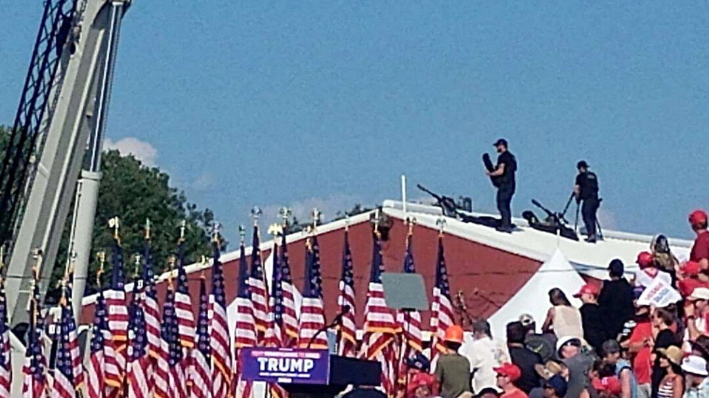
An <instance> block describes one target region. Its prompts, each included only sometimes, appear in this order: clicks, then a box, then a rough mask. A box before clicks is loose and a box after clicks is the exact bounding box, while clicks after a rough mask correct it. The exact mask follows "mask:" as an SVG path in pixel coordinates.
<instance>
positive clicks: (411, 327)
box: [397, 226, 423, 386]
mask: <svg viewBox="0 0 709 398" xmlns="http://www.w3.org/2000/svg"><path fill="white" fill-rule="evenodd" d="M413 238H414V235H413V227H412V226H410V227H409V233H408V235H407V236H406V254H405V255H404V267H403V268H404V270H403V271H404V273H406V274H414V273H416V265H415V264H414V254H413V251H412V245H413ZM397 322H398V324H399V326H400V327H401V333H402V335H403V336H404V338H405V342H406V346H405V347H404V348H403V351H402V352H401V353H400V354H401V356H400V358H399V362H400V368H399V380H398V381H399V383H400V384H401V386H404V385H406V380H405V377H406V372H405V369H404V366H405V363H406V362H405V360H406V358H409V357H412V356H414V355H416V353H418V352H422V351H423V343H422V340H423V337H422V335H421V313H420V312H419V311H399V313H398V314H397Z"/></svg>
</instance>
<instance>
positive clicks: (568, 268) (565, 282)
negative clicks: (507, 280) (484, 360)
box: [488, 249, 585, 341]
mask: <svg viewBox="0 0 709 398" xmlns="http://www.w3.org/2000/svg"><path fill="white" fill-rule="evenodd" d="M584 284H585V281H584V280H583V278H581V276H580V275H579V273H578V271H576V269H574V267H573V266H572V265H571V263H569V261H568V260H567V259H566V256H564V254H563V253H562V252H561V250H559V249H557V250H556V251H555V252H554V254H553V255H552V256H551V258H550V259H549V260H548V261H547V262H545V263H544V264H542V265H541V267H539V270H538V271H537V272H536V273H535V274H534V275H532V277H531V278H529V280H528V281H527V283H525V284H524V286H522V288H521V289H520V290H519V291H518V292H517V293H516V294H515V295H514V296H513V297H512V298H511V299H510V300H509V301H507V303H505V305H504V306H503V307H502V308H500V309H499V310H498V311H497V312H495V314H494V315H492V316H491V317H490V319H488V321H489V322H490V327H491V328H492V335H493V337H494V338H495V339H497V340H498V341H503V340H505V327H506V325H507V323H509V322H512V321H516V320H517V319H519V316H520V315H522V314H530V315H532V317H534V320H535V321H536V322H537V327H541V324H542V323H543V322H544V319H545V318H546V315H547V311H548V310H549V307H550V305H551V304H549V294H548V293H549V290H550V289H552V288H555V287H558V288H560V289H561V290H563V291H564V293H566V296H567V297H568V298H569V300H571V303H572V304H573V305H574V306H579V305H580V304H581V303H580V302H579V300H577V299H574V298H573V297H572V296H573V294H574V293H576V292H577V291H578V290H579V289H580V288H581V286H583V285H584Z"/></svg>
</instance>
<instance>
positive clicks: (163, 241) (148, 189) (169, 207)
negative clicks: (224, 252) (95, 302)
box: [50, 150, 226, 296]
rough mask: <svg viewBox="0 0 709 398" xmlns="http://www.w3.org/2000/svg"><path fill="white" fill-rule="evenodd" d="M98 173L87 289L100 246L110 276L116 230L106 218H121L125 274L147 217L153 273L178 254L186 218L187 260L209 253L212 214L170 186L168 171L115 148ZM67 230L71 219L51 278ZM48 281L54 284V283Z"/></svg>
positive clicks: (60, 269) (62, 262) (63, 260)
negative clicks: (144, 162)
mask: <svg viewBox="0 0 709 398" xmlns="http://www.w3.org/2000/svg"><path fill="white" fill-rule="evenodd" d="M102 173H103V176H102V179H101V185H100V188H99V198H98V206H97V209H96V218H95V221H94V230H93V243H92V248H93V254H94V255H93V256H92V259H91V262H90V266H89V281H88V283H87V292H86V293H87V294H89V293H90V292H93V291H95V290H96V288H97V280H96V275H97V271H98V269H99V266H100V264H99V261H98V256H97V255H96V254H97V253H98V252H99V251H105V252H106V258H107V263H106V264H105V270H106V271H107V272H106V273H105V274H104V275H103V281H102V282H103V283H104V284H105V283H108V281H109V278H110V272H109V271H110V270H111V269H112V265H111V264H110V258H111V256H110V253H111V251H112V249H113V246H114V243H113V233H114V231H113V229H111V228H109V226H108V221H109V220H110V219H111V218H113V217H118V218H119V220H120V228H119V236H120V241H121V246H122V248H123V255H124V258H125V263H126V271H127V272H126V274H127V275H128V276H130V275H132V274H133V272H134V270H135V266H134V259H135V255H136V254H141V255H142V253H143V248H144V242H145V240H144V236H145V224H146V220H150V224H151V227H150V228H151V240H150V243H151V253H152V257H153V259H154V262H153V263H154V265H155V268H156V271H157V272H162V271H164V270H166V269H167V268H168V258H169V257H170V256H171V255H174V254H176V252H177V244H178V241H179V238H180V233H181V231H180V230H181V228H180V227H181V223H182V221H183V220H184V221H185V222H186V228H185V236H184V238H185V252H186V256H187V258H186V262H187V263H191V262H195V261H198V260H199V259H200V258H201V256H209V255H211V246H210V243H209V237H210V234H211V231H212V228H213V227H214V214H213V213H212V211H211V210H209V209H205V210H200V209H199V208H198V207H197V206H196V205H195V204H193V203H189V202H188V201H187V198H186V196H185V194H184V193H183V192H180V191H178V190H177V189H176V188H174V187H171V186H170V184H169V182H170V177H169V175H168V174H167V173H165V172H162V171H160V169H159V168H157V167H146V166H143V165H142V164H141V162H140V161H139V160H137V159H136V158H135V157H133V156H132V155H121V154H120V153H119V152H118V151H115V150H112V151H108V152H105V153H104V155H103V158H102ZM70 230H71V220H67V224H66V226H65V229H64V234H63V237H62V243H61V247H60V255H59V256H57V263H56V265H55V268H54V274H53V275H52V279H53V280H55V281H59V280H60V279H61V277H62V275H63V274H64V272H65V269H66V264H67V251H68V242H69V232H70ZM225 245H226V242H222V247H224V246H225ZM51 286H56V283H52V284H51ZM54 290H55V291H54V293H56V289H54ZM50 296H53V294H50Z"/></svg>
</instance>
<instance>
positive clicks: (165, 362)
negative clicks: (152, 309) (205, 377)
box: [92, 279, 177, 398]
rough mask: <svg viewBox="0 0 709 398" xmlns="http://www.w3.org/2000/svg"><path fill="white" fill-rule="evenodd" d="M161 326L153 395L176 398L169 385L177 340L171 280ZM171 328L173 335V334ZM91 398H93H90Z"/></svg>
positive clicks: (162, 397)
mask: <svg viewBox="0 0 709 398" xmlns="http://www.w3.org/2000/svg"><path fill="white" fill-rule="evenodd" d="M162 320H163V322H162V324H161V325H160V355H159V356H158V358H157V361H156V369H155V372H154V374H153V375H154V377H153V381H154V384H155V385H154V394H155V397H156V398H177V395H175V394H174V392H175V389H174V388H173V386H172V385H171V384H170V382H171V379H172V374H171V369H170V346H171V344H173V340H177V337H176V336H177V322H176V320H175V290H174V287H173V286H172V279H168V281H167V290H166V291H165V301H164V302H163V312H162ZM173 328H174V329H175V330H174V333H173ZM92 398H93V397H92Z"/></svg>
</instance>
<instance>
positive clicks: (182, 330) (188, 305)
mask: <svg viewBox="0 0 709 398" xmlns="http://www.w3.org/2000/svg"><path fill="white" fill-rule="evenodd" d="M175 314H176V315H177V324H178V333H179V339H180V345H181V346H182V347H185V348H187V349H191V348H192V347H194V326H195V325H194V314H193V313H192V298H191V297H190V289H189V283H188V282H187V272H185V240H184V238H180V243H179V247H178V256H177V288H176V291H175Z"/></svg>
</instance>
